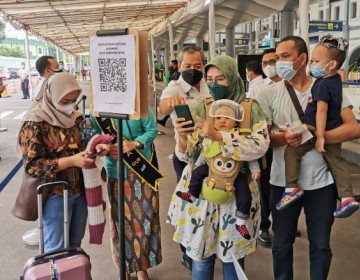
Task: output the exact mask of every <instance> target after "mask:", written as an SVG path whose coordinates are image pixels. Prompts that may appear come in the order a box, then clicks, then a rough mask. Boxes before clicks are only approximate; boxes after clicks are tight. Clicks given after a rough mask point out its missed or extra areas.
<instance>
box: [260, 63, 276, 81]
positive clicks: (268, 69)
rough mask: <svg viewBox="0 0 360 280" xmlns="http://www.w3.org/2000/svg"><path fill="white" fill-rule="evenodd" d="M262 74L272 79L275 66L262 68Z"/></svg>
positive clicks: (274, 74)
mask: <svg viewBox="0 0 360 280" xmlns="http://www.w3.org/2000/svg"><path fill="white" fill-rule="evenodd" d="M263 72H264V74H265V75H266V77H268V78H270V79H271V78H274V77H275V76H276V75H277V73H276V66H275V65H267V66H266V67H265V68H263Z"/></svg>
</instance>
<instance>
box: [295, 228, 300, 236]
mask: <svg viewBox="0 0 360 280" xmlns="http://www.w3.org/2000/svg"><path fill="white" fill-rule="evenodd" d="M296 237H301V231H300V230H298V229H297V230H296Z"/></svg>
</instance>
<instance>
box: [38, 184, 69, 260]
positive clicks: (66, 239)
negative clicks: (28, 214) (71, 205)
mask: <svg viewBox="0 0 360 280" xmlns="http://www.w3.org/2000/svg"><path fill="white" fill-rule="evenodd" d="M52 186H61V187H62V188H63V197H64V247H65V248H68V247H69V215H68V186H69V184H68V183H67V182H65V181H57V182H50V183H45V184H41V185H39V186H38V187H37V203H38V226H39V231H40V242H39V251H40V254H43V253H44V232H43V228H44V225H43V213H42V211H43V206H42V193H43V190H44V189H45V188H49V187H52Z"/></svg>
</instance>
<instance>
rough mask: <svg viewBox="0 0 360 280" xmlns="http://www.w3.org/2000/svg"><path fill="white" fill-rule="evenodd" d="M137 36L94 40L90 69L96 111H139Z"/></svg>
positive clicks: (91, 47) (106, 37) (126, 112)
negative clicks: (136, 99)
mask: <svg viewBox="0 0 360 280" xmlns="http://www.w3.org/2000/svg"><path fill="white" fill-rule="evenodd" d="M135 49H136V48H135V36H134V35H121V36H120V35H119V36H101V37H98V36H91V37H90V53H91V56H90V65H91V81H92V91H93V98H94V111H96V112H107V113H118V114H133V113H134V111H135V98H136V76H135V65H136V64H135Z"/></svg>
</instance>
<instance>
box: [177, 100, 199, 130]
mask: <svg viewBox="0 0 360 280" xmlns="http://www.w3.org/2000/svg"><path fill="white" fill-rule="evenodd" d="M174 109H175V113H176V116H177V117H178V118H184V119H185V122H186V121H192V123H190V124H187V125H185V126H184V128H189V127H194V126H195V123H194V120H193V118H192V116H191V112H190V108H189V105H187V104H181V105H175V107H174Z"/></svg>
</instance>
